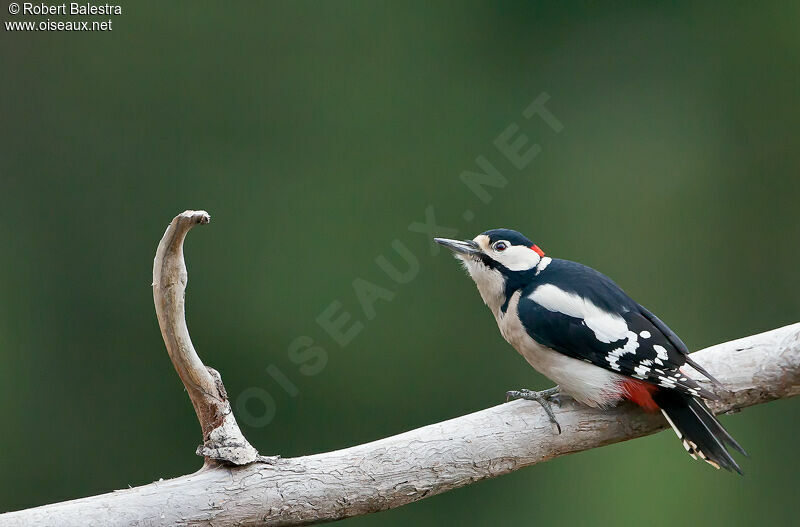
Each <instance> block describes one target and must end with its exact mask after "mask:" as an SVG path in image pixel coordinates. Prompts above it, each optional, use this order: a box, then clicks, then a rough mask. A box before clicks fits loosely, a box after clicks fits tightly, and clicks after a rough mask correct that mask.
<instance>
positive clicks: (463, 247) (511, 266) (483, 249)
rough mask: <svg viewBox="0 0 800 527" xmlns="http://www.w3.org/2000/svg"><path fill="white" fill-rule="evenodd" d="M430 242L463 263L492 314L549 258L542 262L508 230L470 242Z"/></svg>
mask: <svg viewBox="0 0 800 527" xmlns="http://www.w3.org/2000/svg"><path fill="white" fill-rule="evenodd" d="M434 240H435V241H436V243H439V244H441V245H444V246H445V247H447V248H448V249H450V250H451V251H453V252H454V253H455V256H456V258H458V259H459V260H461V261H462V262H463V264H464V267H465V268H466V270H467V272H468V273H469V275H470V276H471V277H472V279H473V280H474V281H475V283H476V284H477V286H478V290H479V291H480V293H481V296H482V297H483V301H484V302H486V304H487V305H488V306H489V307H490V308H492V310H493V311H494V310H495V308H498V309H499V308H500V307H501V306H503V305H505V303H506V300H507V295H508V293H510V292H513V291H516V290H517V289H519V288H520V287H522V286H523V285H524V284H525V283H527V281H528V280H529V276H530V273H531V272H532V271H533V272H535V271H534V268H536V267H537V266H538V265H539V263H542V265H545V264H546V263H548V262H549V258H548V259H546V261H544V262H543V259H544V258H545V256H544V251H542V250H541V249H540V248H539V247H538V246H537V245H536V244H534V243H533V242H532V241H530V240H529V239H528V238H526V237H525V236H523V235H522V234H520V233H518V232H517V231H512V230H510V229H492V230H490V231H486V232H484V233H482V234H479V235H478V236H476V237H475V238H474V239H472V240H464V241H459V240H448V239H446V238H434ZM540 267H541V266H540Z"/></svg>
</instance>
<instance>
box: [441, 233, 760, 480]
mask: <svg viewBox="0 0 800 527" xmlns="http://www.w3.org/2000/svg"><path fill="white" fill-rule="evenodd" d="M435 240H436V242H438V243H440V244H441V245H443V246H445V247H447V248H449V249H451V250H452V251H453V252H455V254H456V257H457V258H459V259H460V260H461V261H462V262H463V264H464V267H465V268H466V270H467V272H468V273H469V275H470V276H471V277H472V279H473V280H474V281H475V283H476V284H477V286H478V291H480V294H481V297H482V298H483V301H484V302H485V303H486V305H487V306H489V309H491V311H492V314H493V315H494V317H495V320H496V321H497V325H498V326H499V328H500V333H501V334H502V335H503V337H504V338H505V339H506V340H507V341H508V342H509V344H511V345H512V346H513V347H514V348H516V350H517V351H518V352H519V353H520V354H521V355H522V356H523V357H524V358H525V360H527V361H528V363H530V365H531V366H533V367H534V368H535V369H536V370H538V371H539V372H540V373H542V374H543V375H545V376H546V377H548V378H550V379H551V380H553V381H555V382H556V383H557V384H558V386H557V387H556V388H552V389H550V390H545V391H542V392H534V391H530V390H514V391H510V392H508V396H510V397H519V398H524V399H530V400H535V401H538V402H539V403H540V404H542V406H543V407H544V409H545V410H546V411H547V413H548V415H549V416H550V419H551V420H552V421H553V422H554V423H556V425H558V423H557V422H556V420H555V415H554V414H553V412H552V409H551V408H550V400H551V399H552V398H553V396H554V395H555V394H557V393H563V394H566V395H569V396H570V397H572V398H573V399H575V400H576V401H578V402H581V403H583V404H586V405H588V406H592V407H598V408H605V407H609V406H613V405H616V404H617V403H618V402H620V401H622V400H624V399H627V400H630V401H632V402H634V403H636V404H638V405H639V406H641V407H642V408H644V409H645V410H647V411H650V412H657V411H659V410H660V411H661V412H662V413H663V414H664V417H666V419H667V421H668V422H669V424H670V425H671V426H672V428H673V429H674V430H675V433H676V434H678V438H680V439H681V441H682V442H683V445H684V447H685V448H686V450H687V451H688V452H689V454H690V455H691V456H692V457H693V458H695V459H697V458H698V457H699V458H701V459H703V460H705V461H706V462H708V463H709V464H711V465H713V466H714V467H716V468H720V467H722V468H725V469H728V470H735V471H736V472H738V473H740V474H741V469H740V468H739V465H737V464H736V461H735V460H734V459H733V458H732V457H731V455H730V453H729V452H728V450H727V447H726V445H730V446H732V447H733V448H735V449H736V450H738V451H739V452H741V453H742V454H745V452H744V450H743V449H742V447H740V446H739V444H738V443H737V442H736V441H735V440H734V439H733V438H732V437H731V436H730V434H728V432H727V431H726V430H725V429H724V428H723V427H722V425H721V424H720V422H719V421H718V420H717V419H716V418H715V417H714V414H713V413H711V411H709V409H708V407H707V406H706V405H705V403H703V400H702V398H705V399H712V400H713V399H716V396H715V395H714V394H713V393H712V392H710V391H708V390H707V389H705V388H703V387H702V386H700V384H698V383H697V382H696V381H695V380H694V379H692V378H691V377H689V376H688V375H686V374H685V373H684V372H683V371H681V367H683V366H684V365H687V364H688V365H689V366H691V367H693V368H694V369H695V370H697V371H698V372H700V373H701V374H702V375H704V376H706V377H707V378H708V379H710V380H711V381H712V382H713V383H715V384H717V385H719V382H718V381H717V380H716V379H714V378H713V377H712V376H711V375H709V373H708V372H706V371H705V370H704V369H703V368H702V367H701V366H699V365H698V364H697V363H695V362H694V361H693V360H692V359H691V357H690V356H689V350H688V349H687V347H686V345H685V344H684V343H683V342H682V341H681V339H680V338H679V337H678V336H677V335H676V334H675V333H674V332H673V331H672V330H671V329H669V328H668V327H667V325H666V324H664V323H663V322H662V321H661V320H659V318H658V317H656V316H655V315H654V314H653V313H651V312H650V311H648V310H647V309H645V308H644V307H642V306H640V305H639V304H638V303H637V302H635V301H634V300H633V299H631V298H630V297H629V296H628V295H627V294H625V292H624V291H623V290H622V289H620V287H619V286H617V284H615V283H614V282H613V281H612V280H611V279H610V278H608V277H607V276H605V275H603V274H601V273H599V272H598V271H595V270H594V269H592V268H590V267H587V266H585V265H581V264H579V263H576V262H570V261H568V260H559V259H556V258H549V257H547V256H545V254H544V251H542V250H541V249H540V248H539V247H538V246H536V245H535V244H534V243H533V242H531V241H530V240H529V239H528V238H526V237H525V236H523V235H522V234H520V233H518V232H516V231H513V230H509V229H494V230H490V231H486V232H484V233H483V234H480V235H478V236H477V237H476V238H475V239H473V240H465V241H459V240H449V239H443V238H436V239H435ZM558 430H559V433H560V431H561V428H560V426H559V427H558ZM745 455H746V454H745Z"/></svg>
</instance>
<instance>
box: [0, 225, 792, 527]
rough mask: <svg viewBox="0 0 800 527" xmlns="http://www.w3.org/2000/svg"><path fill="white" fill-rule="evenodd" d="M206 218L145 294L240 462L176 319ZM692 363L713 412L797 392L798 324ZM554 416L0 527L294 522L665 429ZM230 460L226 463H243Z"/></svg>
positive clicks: (121, 495) (445, 432) (513, 420)
mask: <svg viewBox="0 0 800 527" xmlns="http://www.w3.org/2000/svg"><path fill="white" fill-rule="evenodd" d="M207 221H208V216H207V214H205V213H202V212H192V211H187V212H186V213H184V214H182V215H180V216H178V217H177V218H176V219H175V220H173V222H172V224H170V227H169V228H168V229H167V232H166V233H165V235H164V239H163V240H162V241H161V245H160V246H159V251H158V254H157V255H156V263H155V266H154V272H153V275H154V298H155V300H156V306H157V307H156V310H157V312H158V317H159V323H160V325H161V330H162V333H163V334H164V341H165V342H166V344H167V349H168V351H169V353H170V357H172V360H173V363H174V364H175V368H176V370H177V371H178V374H179V375H180V377H181V379H182V380H183V381H184V383H185V384H186V387H187V390H189V395H190V398H191V399H192V403H193V404H194V405H195V410H196V411H197V415H198V418H199V419H200V422H201V426H202V428H203V437H204V440H206V446H208V441H209V440H212V441H213V440H214V439H215V438H214V431H219V430H220V426H222V427H223V428H224V423H225V422H226V421H227V422H229V423H231V422H232V423H233V427H234V428H235V432H233V433H231V430H233V429H232V428H230V427H228V429H226V430H223V433H221V434H220V437H222V438H223V441H222V443H221V444H222V447H221V448H218V447H216V446H211V447H209V449H208V450H206V449H204V450H203V452H202V453H203V454H204V455H206V456H209V455H210V454H209V452H211V453H213V454H214V455H213V456H211V457H213V458H214V459H223V460H225V461H227V462H235V461H233V460H232V459H229V457H228V455H227V454H226V452H228V450H226V449H228V448H229V447H232V451H233V452H238V451H239V450H240V449H242V450H243V451H244V452H246V453H245V454H244V458H245V459H246V458H247V457H248V456H249V455H251V454H249V452H250V450H248V449H252V447H251V446H250V445H249V444H247V442H246V440H245V439H244V437H243V436H242V435H241V432H239V429H238V427H237V426H236V424H235V421H234V420H233V417H232V414H231V413H230V405H229V404H228V402H227V397H226V396H225V391H224V389H223V388H222V384H221V382H219V381H218V380H217V379H218V378H217V379H215V378H214V377H213V376H212V374H210V373H209V374H208V375H206V373H208V372H206V370H205V367H204V366H203V364H202V362H200V359H199V358H198V357H197V354H196V353H195V352H194V348H193V347H192V344H191V340H190V339H189V335H188V331H187V330H186V324H185V321H184V318H183V293H184V288H185V285H186V270H185V266H184V265H183V255H182V249H181V246H182V242H183V238H184V236H185V234H186V232H187V231H188V230H189V229H190V228H191V226H192V225H195V224H196V223H205V222H207ZM157 268H158V270H157ZM159 304H160V305H159ZM692 357H693V358H694V359H695V360H696V361H697V362H698V363H699V364H700V365H702V366H704V367H705V368H706V369H707V370H708V371H709V372H710V373H712V374H713V375H714V376H715V377H717V378H718V379H719V380H720V381H721V382H722V384H723V385H724V386H725V388H726V389H727V390H728V391H725V392H719V391H718V392H717V393H718V395H720V397H721V399H720V400H719V401H717V402H715V403H713V404H712V409H713V410H714V411H716V412H717V413H724V412H735V411H738V410H740V409H742V408H745V407H747V406H752V405H755V404H761V403H765V402H768V401H772V400H775V399H784V398H788V397H792V396H795V395H797V394H798V393H800V324H793V325H790V326H786V327H783V328H780V329H776V330H773V331H768V332H766V333H761V334H758V335H753V336H750V337H745V338H743V339H739V340H736V341H732V342H727V343H724V344H718V345H716V346H712V347H711V348H707V349H705V350H703V351H699V352H697V353H696V354H694V355H693V356H692ZM698 380H700V379H698ZM708 388H709V389H712V390H713V386H708ZM556 416H557V418H558V421H559V422H560V423H561V426H562V428H563V433H562V434H561V435H557V434H556V433H555V431H554V429H553V426H552V424H551V423H550V421H549V419H548V417H547V416H546V414H545V413H544V411H543V410H542V408H541V407H540V406H539V404H538V403H535V402H530V401H514V402H511V403H507V404H501V405H499V406H495V407H492V408H488V409H486V410H481V411H479V412H475V413H473V414H469V415H465V416H462V417H458V418H456V419H451V420H449V421H444V422H441V423H436V424H433V425H429V426H425V427H422V428H418V429H416V430H412V431H410V432H406V433H403V434H399V435H396V436H392V437H388V438H385V439H381V440H379V441H374V442H372V443H367V444H363V445H358V446H354V447H351V448H347V449H343V450H337V451H333V452H327V453H324V454H316V455H312V456H304V457H298V458H290V459H277V460H274V459H273V460H272V462H271V463H262V462H254V463H250V464H247V465H245V466H231V465H229V464H210V463H206V465H205V466H204V467H203V468H202V469H201V470H200V471H198V472H196V473H194V474H191V475H187V476H182V477H179V478H175V479H172V480H167V481H158V482H156V483H151V484H150V485H144V486H141V487H136V488H132V489H125V490H122V491H118V492H113V493H109V494H103V495H100V496H94V497H89V498H82V499H78V500H73V501H67V502H62V503H56V504H53V505H46V506H42V507H37V508H33V509H27V510H24V511H18V512H12V513H6V514H2V515H0V527H4V526H11V525H14V526H16V525H37V526H38V525H54V526H73V525H74V526H84V525H119V526H123V525H125V526H133V525H137V526H139V525H208V526H211V525H215V526H225V525H304V524H309V523H315V522H321V521H330V520H336V519H341V518H347V517H351V516H358V515H362V514H368V513H371V512H377V511H381V510H385V509H390V508H394V507H399V506H401V505H405V504H407V503H411V502H414V501H418V500H420V499H423V498H425V497H427V496H432V495H434V494H439V493H442V492H445V491H448V490H451V489H454V488H457V487H462V486H464V485H468V484H470V483H473V482H475V481H479V480H482V479H487V478H493V477H496V476H499V475H502V474H506V473H508V472H511V471H514V470H517V469H520V468H522V467H525V466H529V465H534V464H536V463H541V462H543V461H547V460H549V459H552V458H555V457H558V456H563V455H566V454H571V453H574V452H580V451H583V450H588V449H591V448H596V447H600V446H604V445H608V444H611V443H617V442H620V441H625V440H628V439H634V438H637V437H641V436H644V435H648V434H652V433H654V432H657V431H659V430H661V429H663V428H664V427H665V425H666V423H665V422H664V421H663V418H661V417H660V416H659V415H651V414H644V413H643V412H641V411H640V410H639V409H637V408H635V407H633V406H631V405H628V404H623V405H621V406H620V407H618V408H614V409H611V410H606V411H601V410H596V409H591V408H587V407H585V406H580V405H577V404H576V403H573V402H571V401H567V402H565V403H564V404H563V406H562V407H561V408H558V409H556ZM221 423H222V424H221ZM230 438H233V440H231V439H230ZM676 448H680V447H679V446H678V445H677V444H676ZM252 450H253V452H254V451H255V450H254V449H252ZM219 452H223V455H218V454H219ZM255 455H257V454H255ZM237 456H238V454H235V455H234V456H232V457H233V458H234V459H236V460H238V461H242V458H239V457H237ZM686 462H687V463H689V462H690V460H688V459H687V461H686ZM721 477H723V476H721Z"/></svg>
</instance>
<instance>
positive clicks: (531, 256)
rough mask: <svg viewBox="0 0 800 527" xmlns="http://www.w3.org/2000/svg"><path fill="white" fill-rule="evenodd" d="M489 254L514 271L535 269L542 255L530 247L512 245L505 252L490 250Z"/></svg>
mask: <svg viewBox="0 0 800 527" xmlns="http://www.w3.org/2000/svg"><path fill="white" fill-rule="evenodd" d="M489 256H491V257H492V258H493V259H494V260H496V261H498V262H500V263H501V264H503V265H504V266H506V267H507V268H509V269H510V270H512V271H527V270H528V269H533V268H534V267H536V265H537V264H538V263H539V261H541V259H542V257H541V256H539V255H538V254H537V253H536V251H534V250H533V249H531V248H530V247H523V246H521V245H512V246H511V247H509V248H508V249H506V250H505V251H503V252H500V253H498V252H496V251H490V252H489Z"/></svg>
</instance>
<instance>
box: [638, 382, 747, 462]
mask: <svg viewBox="0 0 800 527" xmlns="http://www.w3.org/2000/svg"><path fill="white" fill-rule="evenodd" d="M653 400H654V401H655V402H656V404H658V406H660V407H661V411H662V412H663V413H664V416H665V417H666V418H667V421H669V424H670V425H671V426H672V428H673V429H674V430H675V433H676V434H678V438H680V439H681V441H682V442H683V446H684V447H685V448H686V451H687V452H689V455H690V456H692V457H693V458H695V459H696V458H698V457H699V458H700V459H702V460H704V461H706V462H707V463H709V464H711V465H713V466H714V467H716V468H724V469H726V470H731V471H735V472H738V473H739V474H742V469H741V468H740V467H739V465H738V464H737V463H736V461H735V460H734V459H733V457H731V455H730V453H728V450H727V448H726V446H725V445H726V444H728V445H730V446H731V447H733V448H734V449H736V450H737V451H739V452H741V453H742V454H744V455H747V453H746V452H745V451H744V449H743V448H742V447H741V446H739V443H737V442H736V440H734V439H733V438H732V437H731V435H730V434H729V433H728V432H727V431H726V430H725V428H723V426H722V424H720V422H719V421H717V418H716V417H714V414H712V413H711V411H710V410H709V409H708V407H707V406H706V405H705V404H704V403H703V401H702V400H700V399H697V398H695V397H692V396H690V395H687V394H683V393H680V392H678V391H675V390H658V391H657V392H656V393H654V394H653Z"/></svg>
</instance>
